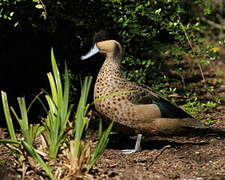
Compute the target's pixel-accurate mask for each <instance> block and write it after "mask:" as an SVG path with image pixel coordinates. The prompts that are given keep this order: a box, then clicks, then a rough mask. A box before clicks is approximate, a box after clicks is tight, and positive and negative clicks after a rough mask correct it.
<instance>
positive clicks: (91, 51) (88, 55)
mask: <svg viewBox="0 0 225 180" xmlns="http://www.w3.org/2000/svg"><path fill="white" fill-rule="evenodd" d="M98 52H99V49H98V48H97V46H96V44H95V45H94V47H93V48H92V49H91V50H90V51H89V52H88V53H87V54H85V55H84V56H81V60H85V59H88V58H89V57H91V56H93V55H95V54H97V53H98Z"/></svg>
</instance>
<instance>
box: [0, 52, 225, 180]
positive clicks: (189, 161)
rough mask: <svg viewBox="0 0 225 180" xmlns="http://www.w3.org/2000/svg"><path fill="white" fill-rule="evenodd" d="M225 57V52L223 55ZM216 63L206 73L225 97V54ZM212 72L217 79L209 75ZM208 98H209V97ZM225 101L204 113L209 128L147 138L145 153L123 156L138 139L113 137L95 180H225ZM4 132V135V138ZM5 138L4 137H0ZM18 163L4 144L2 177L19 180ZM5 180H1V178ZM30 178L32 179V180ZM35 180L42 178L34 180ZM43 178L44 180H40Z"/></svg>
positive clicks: (96, 168) (0, 154) (95, 171)
mask: <svg viewBox="0 0 225 180" xmlns="http://www.w3.org/2000/svg"><path fill="white" fill-rule="evenodd" d="M223 54H225V53H223ZM223 54H222V55H221V58H220V60H216V61H215V62H212V63H211V64H210V65H209V66H207V68H206V69H203V70H204V73H206V79H207V80H209V81H212V82H213V81H215V80H217V79H222V80H223V83H221V84H220V85H218V86H217V87H216V89H215V91H216V92H215V93H216V94H218V95H219V96H221V97H225V85H224V82H225V73H224V70H225V55H223ZM211 72H213V73H215V72H222V73H217V75H214V76H207V74H210V73H211ZM205 96H206V97H205V98H207V95H205ZM224 114H225V99H224V100H222V101H221V105H219V106H218V107H216V108H215V109H213V110H211V111H210V112H207V113H204V114H203V118H211V119H214V120H215V124H213V125H210V126H209V129H207V130H204V131H200V130H198V131H197V132H196V131H191V132H189V133H188V134H187V136H184V137H180V136H175V137H147V138H145V139H144V140H143V142H142V151H141V152H137V153H134V154H129V155H123V154H121V153H120V152H121V149H124V148H132V147H133V146H134V145H135V137H134V138H129V137H121V136H118V135H113V136H112V138H111V140H110V142H109V145H108V147H107V149H106V151H105V153H104V154H103V156H102V157H101V158H100V159H99V161H98V162H97V164H96V165H95V166H94V168H93V170H92V171H91V174H92V175H93V177H94V178H95V179H112V180H167V179H174V180H177V179H182V180H223V179H225V115H224ZM3 134H4V133H3V131H2V129H0V135H1V136H3ZM0 138H1V137H0ZM13 167H14V160H13V158H11V156H9V152H8V150H7V149H5V148H4V147H3V146H2V145H0V174H1V176H2V178H3V177H5V179H4V178H3V179H4V180H13V179H15V180H17V179H20V175H19V174H17V173H16V172H15V170H14V169H15V168H13ZM0 179H1V178H0ZM28 179H29V178H28ZM34 179H38V176H37V178H34ZM39 179H40V178H39Z"/></svg>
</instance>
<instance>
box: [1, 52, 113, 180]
mask: <svg viewBox="0 0 225 180" xmlns="http://www.w3.org/2000/svg"><path fill="white" fill-rule="evenodd" d="M51 64H52V70H53V73H48V74H47V76H48V80H49V85H50V89H51V93H47V92H46V91H43V92H42V93H40V94H39V95H37V96H36V97H35V99H34V101H35V100H36V99H38V98H39V96H40V95H42V94H45V99H46V101H47V106H46V105H44V104H45V103H44V102H43V101H41V103H42V104H43V106H44V109H46V114H47V115H46V117H45V118H43V122H42V125H39V124H35V125H32V124H31V123H29V121H28V112H29V109H30V108H31V105H32V104H33V102H34V101H32V102H31V105H30V106H29V107H28V108H27V107H26V103H25V98H24V97H22V98H21V97H19V98H18V104H19V110H20V113H19V114H18V113H16V111H15V110H14V108H13V107H10V108H9V105H8V100H7V95H6V93H5V92H1V96H2V102H3V108H4V113H5V118H6V121H7V127H8V131H9V134H10V138H11V139H3V140H0V142H1V143H4V144H5V145H7V147H8V148H10V149H11V150H12V151H14V152H15V153H14V155H15V157H16V158H17V159H18V160H19V161H18V163H19V165H21V166H28V164H30V166H31V167H32V168H36V167H38V166H40V167H41V169H42V170H44V172H45V173H44V174H43V175H44V176H46V175H47V176H48V177H49V178H50V179H54V180H59V179H60V180H68V179H71V178H72V177H79V176H85V175H87V172H88V171H89V170H90V169H91V168H92V166H93V165H94V163H95V162H96V161H97V159H98V158H99V157H100V156H101V154H102V153H103V152H104V150H105V148H106V145H107V143H108V141H109V133H110V131H111V128H112V124H113V123H111V124H110V125H109V127H108V128H107V130H105V131H103V130H102V125H101V123H100V124H99V133H98V134H99V142H98V143H97V146H96V148H95V149H92V148H91V147H92V142H91V141H90V140H88V139H85V134H86V131H87V130H88V124H89V118H87V117H86V114H87V112H88V110H89V106H90V105H89V104H87V98H88V92H89V89H90V85H91V80H92V77H85V79H84V82H83V84H82V86H81V87H82V88H81V96H80V101H79V104H78V106H77V109H76V113H75V116H74V122H71V121H69V117H70V114H71V111H72V107H73V105H71V104H70V103H69V92H70V91H69V89H70V80H69V75H68V70H67V67H65V75H64V85H63V83H62V80H61V77H60V73H59V69H58V67H57V64H56V60H55V57H54V54H53V50H52V51H51ZM10 109H11V112H12V114H13V115H14V117H15V119H16V120H17V121H18V123H19V125H20V131H19V133H20V135H19V136H18V137H17V136H16V133H15V128H14V125H13V117H12V116H11V112H10ZM71 131H72V133H71ZM36 141H39V143H37V142H36ZM59 157H60V158H59ZM21 159H22V160H21ZM32 164H35V165H33V166H32ZM41 173H43V172H41ZM24 174H25V172H24Z"/></svg>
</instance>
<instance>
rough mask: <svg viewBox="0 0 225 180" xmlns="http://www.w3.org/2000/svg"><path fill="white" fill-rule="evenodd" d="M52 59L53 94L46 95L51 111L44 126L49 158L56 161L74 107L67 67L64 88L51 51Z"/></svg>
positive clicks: (50, 74) (65, 136)
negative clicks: (71, 99)
mask: <svg viewBox="0 0 225 180" xmlns="http://www.w3.org/2000/svg"><path fill="white" fill-rule="evenodd" d="M51 57H52V70H53V74H52V73H51V72H50V73H48V80H49V84H50V87H51V94H48V93H46V95H45V98H46V100H47V103H48V108H49V111H48V112H47V113H48V115H47V118H46V119H45V123H44V126H45V129H46V130H47V134H46V141H47V143H48V146H49V149H48V150H49V157H50V158H51V159H55V158H56V157H57V154H58V150H59V147H60V145H61V143H62V142H63V141H64V140H65V139H66V138H67V132H66V128H67V125H68V121H69V116H70V113H71V110H72V107H73V106H72V105H70V104H69V92H70V80H69V75H68V70H67V67H66V68H65V78H64V79H65V82H64V86H62V80H61V77H60V74H59V70H58V67H57V65H56V61H55V57H54V54H53V50H51Z"/></svg>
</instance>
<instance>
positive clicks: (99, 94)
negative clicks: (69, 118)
mask: <svg viewBox="0 0 225 180" xmlns="http://www.w3.org/2000/svg"><path fill="white" fill-rule="evenodd" d="M96 48H97V49H98V50H99V51H100V53H102V54H104V55H105V61H104V63H103V65H102V67H101V69H100V72H99V74H98V76H97V80H96V83H95V88H94V99H95V107H96V109H97V111H98V112H99V113H100V114H102V115H103V116H105V117H106V118H109V119H111V120H112V121H115V122H117V123H119V124H122V125H124V126H127V127H129V128H132V129H137V130H139V131H140V132H142V133H145V134H157V133H164V134H168V133H173V132H175V131H177V130H179V129H182V128H183V127H202V124H201V123H200V122H199V121H197V120H195V119H194V118H193V117H191V116H190V115H189V114H187V113H186V112H184V111H183V110H182V109H180V108H179V107H177V106H175V105H173V104H171V103H170V102H169V101H167V100H166V99H164V98H162V97H161V96H159V95H158V94H157V93H156V92H154V91H153V90H152V89H150V88H149V87H147V86H145V85H143V84H140V83H136V82H131V81H128V80H126V79H125V78H124V77H123V73H122V70H121V67H120V62H121V59H122V56H123V50H122V47H121V45H120V44H119V42H117V41H115V40H104V41H100V42H97V43H96ZM88 57H89V56H88V55H87V56H85V57H84V58H83V59H85V58H88Z"/></svg>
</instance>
